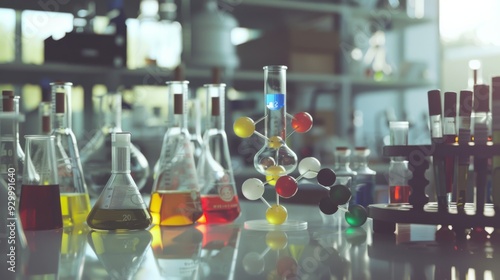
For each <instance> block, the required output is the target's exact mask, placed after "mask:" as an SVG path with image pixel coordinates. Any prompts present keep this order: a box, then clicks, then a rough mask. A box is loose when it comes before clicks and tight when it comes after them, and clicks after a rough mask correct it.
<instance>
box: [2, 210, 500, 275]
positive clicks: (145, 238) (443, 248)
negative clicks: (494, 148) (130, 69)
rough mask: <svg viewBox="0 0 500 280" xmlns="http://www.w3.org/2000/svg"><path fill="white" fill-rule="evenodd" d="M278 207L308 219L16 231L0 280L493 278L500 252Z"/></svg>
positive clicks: (428, 229)
mask: <svg viewBox="0 0 500 280" xmlns="http://www.w3.org/2000/svg"><path fill="white" fill-rule="evenodd" d="M284 205H286V207H287V209H288V213H289V219H293V220H299V221H307V223H308V228H307V229H306V230H294V231H280V230H270V231H258V230H249V229H246V228H245V221H249V220H260V219H264V217H265V210H266V209H265V205H264V204H263V203H262V202H260V201H259V202H249V201H242V202H241V207H242V214H241V216H240V217H239V218H238V219H237V220H236V221H234V222H233V223H229V224H208V225H207V224H195V225H192V226H185V227H159V226H155V227H152V228H150V229H148V230H141V231H128V232H96V231H91V230H90V229H88V228H87V227H80V228H78V227H76V228H64V229H63V230H59V231H27V232H25V234H24V235H25V237H26V243H25V244H24V245H25V246H23V244H22V242H20V241H21V240H19V237H20V236H22V235H23V234H22V232H21V231H19V230H18V231H16V232H15V233H13V234H15V235H17V236H16V237H18V242H17V243H16V244H15V257H14V258H12V256H11V255H12V252H10V245H9V246H6V244H5V242H4V241H5V239H4V240H3V241H2V242H3V243H4V244H3V245H2V250H5V252H3V253H2V257H1V258H0V260H1V261H2V271H1V273H0V279H6V280H7V279H44V280H45V279H68V280H69V279H71V280H78V279H83V280H84V279H89V280H90V279H93V280H98V279H120V280H121V279H148V280H154V279H200V280H202V279H238V280H239V279H356V280H358V279H359V280H363V279H418V280H422V279H495V277H498V278H500V266H499V265H498V264H499V263H500V262H499V261H500V256H499V255H500V253H499V252H500V245H498V246H496V245H492V244H491V243H492V242H490V241H486V242H485V241H484V240H483V241H482V242H481V241H478V240H479V239H481V238H480V237H478V238H477V240H476V237H474V236H472V238H470V239H465V240H462V241H461V242H454V241H453V238H452V237H453V236H452V235H451V234H450V233H452V232H451V231H439V233H438V236H440V237H441V240H442V241H441V242H437V241H436V229H437V227H436V226H430V225H406V224H405V225H398V227H397V232H396V233H395V234H380V233H373V231H372V223H371V220H370V219H368V221H367V222H366V223H365V224H364V225H363V226H361V227H357V228H355V227H350V226H349V225H348V224H347V223H346V222H345V220H344V214H343V212H342V211H337V213H335V214H334V215H331V216H327V215H323V214H322V213H320V211H319V209H318V207H317V206H314V205H301V204H286V203H284ZM467 238H469V237H467ZM26 244H27V246H26ZM9 254H10V255H9ZM9 260H10V261H11V262H10V263H9ZM12 260H13V261H12ZM6 263H7V267H6V266H5V264H6ZM11 265H15V270H16V272H15V273H13V272H10V271H9V270H7V268H8V267H11Z"/></svg>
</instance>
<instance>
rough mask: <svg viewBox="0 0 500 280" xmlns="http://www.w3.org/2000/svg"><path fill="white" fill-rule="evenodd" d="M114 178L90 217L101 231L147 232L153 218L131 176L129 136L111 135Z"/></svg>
mask: <svg viewBox="0 0 500 280" xmlns="http://www.w3.org/2000/svg"><path fill="white" fill-rule="evenodd" d="M111 144H112V158H111V177H110V178H109V180H108V183H107V184H106V187H104V190H103V191H102V193H101V195H100V196H99V198H98V199H97V201H96V203H95V204H94V207H92V210H90V213H89V215H88V217H87V224H88V225H89V226H90V227H91V228H93V229H100V230H119V229H125V230H132V229H145V228H147V227H149V226H150V225H151V215H150V214H149V212H148V210H147V206H146V204H145V203H144V201H143V199H142V196H141V193H140V192H139V189H138V188H137V185H136V184H135V182H134V179H133V178H132V176H131V175H130V133H129V132H116V133H113V134H111Z"/></svg>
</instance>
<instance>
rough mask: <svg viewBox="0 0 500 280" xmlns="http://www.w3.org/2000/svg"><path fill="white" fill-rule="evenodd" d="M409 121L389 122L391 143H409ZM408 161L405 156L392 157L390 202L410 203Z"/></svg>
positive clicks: (390, 165) (399, 144)
mask: <svg viewBox="0 0 500 280" xmlns="http://www.w3.org/2000/svg"><path fill="white" fill-rule="evenodd" d="M408 127H409V123H408V122H407V121H392V122H390V123H389V129H390V145H398V146H401V145H408ZM409 173H410V171H409V170H408V161H407V160H405V157H392V158H391V162H390V164H389V203H408V202H409V199H410V192H411V188H410V186H409V185H408V179H409Z"/></svg>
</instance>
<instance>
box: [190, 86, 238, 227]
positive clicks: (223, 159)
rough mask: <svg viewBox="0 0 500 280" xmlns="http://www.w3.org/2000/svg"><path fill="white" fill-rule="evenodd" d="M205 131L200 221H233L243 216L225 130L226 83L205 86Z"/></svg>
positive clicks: (200, 178) (201, 163)
mask: <svg viewBox="0 0 500 280" xmlns="http://www.w3.org/2000/svg"><path fill="white" fill-rule="evenodd" d="M204 88H205V90H206V103H205V104H206V107H207V110H206V113H207V114H206V128H207V129H206V131H205V133H204V135H203V146H202V148H203V151H202V154H201V157H200V161H199V162H198V166H197V172H198V181H199V184H200V192H201V203H202V207H203V216H202V217H201V218H200V220H199V221H200V222H207V223H221V222H231V221H233V220H235V219H236V218H238V216H239V215H240V205H239V201H238V192H237V190H236V184H235V181H234V173H233V168H232V164H231V155H230V153H229V145H228V142H227V135H226V131H225V130H224V118H225V95H226V91H225V88H226V85H225V84H206V85H204Z"/></svg>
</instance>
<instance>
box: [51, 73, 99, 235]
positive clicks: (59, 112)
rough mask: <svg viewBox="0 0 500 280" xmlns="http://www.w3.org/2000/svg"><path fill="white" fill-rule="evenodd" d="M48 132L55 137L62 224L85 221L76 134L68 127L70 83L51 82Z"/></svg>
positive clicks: (84, 190) (86, 197) (87, 204)
mask: <svg viewBox="0 0 500 280" xmlns="http://www.w3.org/2000/svg"><path fill="white" fill-rule="evenodd" d="M50 86H51V89H52V90H51V92H52V106H51V107H52V128H53V129H52V135H54V137H55V145H56V146H55V148H56V161H57V174H58V176H59V188H60V193H61V211H62V215H63V224H64V226H73V225H77V224H82V223H84V222H85V219H86V218H87V215H88V214H89V211H90V199H89V194H88V191H87V185H86V184H85V180H84V177H83V170H82V164H81V162H80V154H79V151H78V145H77V143H76V137H75V134H74V133H73V130H72V129H71V88H72V86H73V84H72V83H64V82H56V83H51V84H50Z"/></svg>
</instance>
